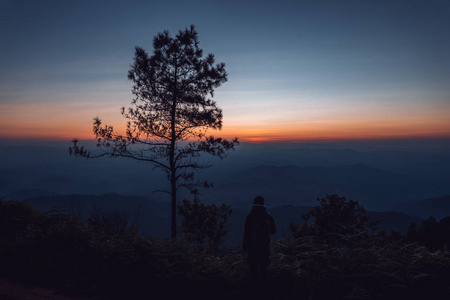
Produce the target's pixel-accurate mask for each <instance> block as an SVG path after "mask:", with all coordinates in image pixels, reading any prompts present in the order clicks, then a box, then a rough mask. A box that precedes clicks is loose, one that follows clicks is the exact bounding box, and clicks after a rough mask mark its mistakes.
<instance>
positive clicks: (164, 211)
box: [24, 193, 422, 245]
mask: <svg viewBox="0 0 450 300" xmlns="http://www.w3.org/2000/svg"><path fill="white" fill-rule="evenodd" d="M24 201H26V202H27V203H28V204H29V205H31V206H33V207H35V208H38V209H40V210H42V211H46V210H49V209H51V208H52V207H55V206H58V207H65V208H66V209H67V210H69V211H72V212H73V213H75V214H78V215H80V216H81V217H83V218H87V216H89V214H90V213H92V212H95V211H119V212H123V213H125V214H126V215H127V216H128V217H129V219H130V220H132V219H133V218H134V216H136V214H137V213H138V212H139V211H140V214H139V219H138V222H139V224H140V229H141V230H142V232H143V233H144V234H148V235H152V236H156V237H160V238H168V237H169V236H170V203H169V202H155V201H152V200H149V199H146V198H144V197H135V196H124V195H119V194H114V193H109V194H103V195H58V196H39V197H33V198H28V199H26V200H24ZM316 204H317V203H316ZM250 208H251V204H249V205H248V207H247V208H234V207H233V206H232V209H233V213H232V214H231V215H230V218H229V222H228V229H229V233H228V234H227V240H226V244H227V245H240V243H241V241H242V232H243V225H244V220H245V216H246V215H247V213H248V212H249V211H250ZM311 208H312V206H296V205H281V206H275V207H272V208H269V211H270V213H271V214H272V215H273V216H274V218H275V221H276V224H277V228H278V230H277V233H276V234H275V236H274V239H280V238H283V237H287V236H288V235H289V230H288V225H289V223H291V222H294V223H298V222H303V220H302V215H303V214H305V213H307V212H308V211H309V210H310V209H311ZM367 213H368V214H369V215H370V217H371V219H372V220H379V221H380V225H379V230H385V231H386V232H387V233H390V231H391V230H400V231H402V232H405V231H406V229H407V227H408V226H409V225H410V224H411V223H413V222H415V223H416V224H419V223H420V222H421V220H422V219H421V218H420V217H416V216H412V215H407V214H404V213H401V212H394V211H391V212H374V211H368V212H367Z"/></svg>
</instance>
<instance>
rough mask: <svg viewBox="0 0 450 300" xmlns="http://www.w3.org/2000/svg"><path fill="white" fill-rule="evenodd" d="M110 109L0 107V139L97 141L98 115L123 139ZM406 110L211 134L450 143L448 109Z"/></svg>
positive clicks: (245, 123) (255, 122)
mask: <svg viewBox="0 0 450 300" xmlns="http://www.w3.org/2000/svg"><path fill="white" fill-rule="evenodd" d="M111 107H112V105H111V104H110V103H93V102H92V103H91V102H77V103H60V104H55V103H52V104H51V105H45V104H14V105H13V104H0V112H1V117H0V138H3V139H32V140H69V141H70V140H72V139H74V138H77V139H79V140H93V139H95V136H94V135H93V133H92V120H93V117H95V116H97V115H98V116H99V117H100V118H101V119H102V121H103V123H104V124H109V125H114V126H115V128H116V130H117V131H118V132H119V133H123V132H124V128H125V123H126V119H124V118H123V117H122V116H121V115H120V112H119V109H118V108H117V107H115V106H114V107H112V108H111ZM405 110H407V113H403V114H399V116H397V115H396V114H395V113H392V112H390V114H387V113H386V112H385V111H382V110H378V111H377V110H375V109H366V114H365V115H362V113H360V112H358V113H355V112H354V111H351V112H348V111H342V110H337V109H335V110H333V111H332V112H331V113H330V112H326V113H324V114H323V115H320V116H315V115H313V116H311V115H301V116H299V117H297V114H293V113H292V112H290V111H286V113H285V114H283V115H279V116H278V118H277V119H275V118H272V117H273V115H271V114H266V115H262V114H254V115H248V116H241V115H239V114H235V115H234V116H232V117H230V118H229V119H224V127H223V130H221V131H213V130H211V131H209V132H208V133H209V134H210V135H214V136H221V137H223V138H227V139H231V138H234V137H238V138H239V140H240V141H242V142H250V143H269V142H295V141H335V140H367V139H395V138H426V137H450V122H448V114H447V112H448V106H447V105H444V106H440V107H439V106H438V107H434V108H433V109H431V108H430V109H428V110H423V109H422V110H421V109H419V108H417V109H411V108H405ZM361 111H362V112H364V110H363V109H361ZM368 111H369V112H370V113H368ZM398 111H401V110H398ZM99 112H101V114H99Z"/></svg>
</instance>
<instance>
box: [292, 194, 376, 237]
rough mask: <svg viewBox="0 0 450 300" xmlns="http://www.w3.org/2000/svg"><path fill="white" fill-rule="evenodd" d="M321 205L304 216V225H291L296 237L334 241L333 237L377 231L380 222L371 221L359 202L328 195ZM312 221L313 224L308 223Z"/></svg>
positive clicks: (322, 199) (321, 200)
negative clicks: (312, 237)
mask: <svg viewBox="0 0 450 300" xmlns="http://www.w3.org/2000/svg"><path fill="white" fill-rule="evenodd" d="M317 201H319V203H320V205H319V206H315V207H313V208H312V209H311V210H310V211H309V212H307V213H306V214H305V215H303V216H302V218H303V220H304V223H303V224H301V225H300V224H293V223H291V224H290V225H289V229H290V231H291V233H292V235H293V236H294V237H302V236H315V237H318V238H319V239H327V241H328V242H330V241H331V240H332V238H330V237H333V236H339V235H341V236H342V235H354V234H359V233H365V232H368V231H369V230H374V229H376V226H377V224H378V222H376V221H370V217H369V216H368V215H367V214H366V210H365V209H364V207H363V206H361V205H360V204H359V203H358V202H357V201H353V200H347V199H346V198H345V197H340V196H339V195H336V194H333V195H326V197H325V198H321V199H317ZM310 220H312V224H308V221H310Z"/></svg>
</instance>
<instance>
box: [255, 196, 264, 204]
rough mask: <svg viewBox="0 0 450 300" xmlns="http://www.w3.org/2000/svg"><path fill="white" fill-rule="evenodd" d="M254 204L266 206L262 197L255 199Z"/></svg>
mask: <svg viewBox="0 0 450 300" xmlns="http://www.w3.org/2000/svg"><path fill="white" fill-rule="evenodd" d="M253 204H261V205H264V198H263V197H261V196H257V197H255V200H253Z"/></svg>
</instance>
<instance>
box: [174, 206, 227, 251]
mask: <svg viewBox="0 0 450 300" xmlns="http://www.w3.org/2000/svg"><path fill="white" fill-rule="evenodd" d="M231 212H232V210H231V208H230V206H227V205H225V204H222V205H221V206H220V207H217V206H216V205H214V204H211V205H207V204H205V203H202V202H201V201H200V200H198V199H194V201H192V202H191V201H189V200H186V199H185V200H183V204H182V205H179V206H178V213H179V214H180V215H181V217H182V220H181V231H182V233H183V236H184V237H185V238H186V240H187V241H188V242H190V243H193V244H195V245H196V246H197V249H199V250H203V249H204V248H205V245H208V247H207V248H208V249H209V250H212V251H217V249H218V247H219V245H220V244H221V243H222V242H223V239H224V237H225V235H226V234H227V232H228V231H227V230H226V229H225V226H226V223H227V219H228V216H229V215H230V214H231Z"/></svg>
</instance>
